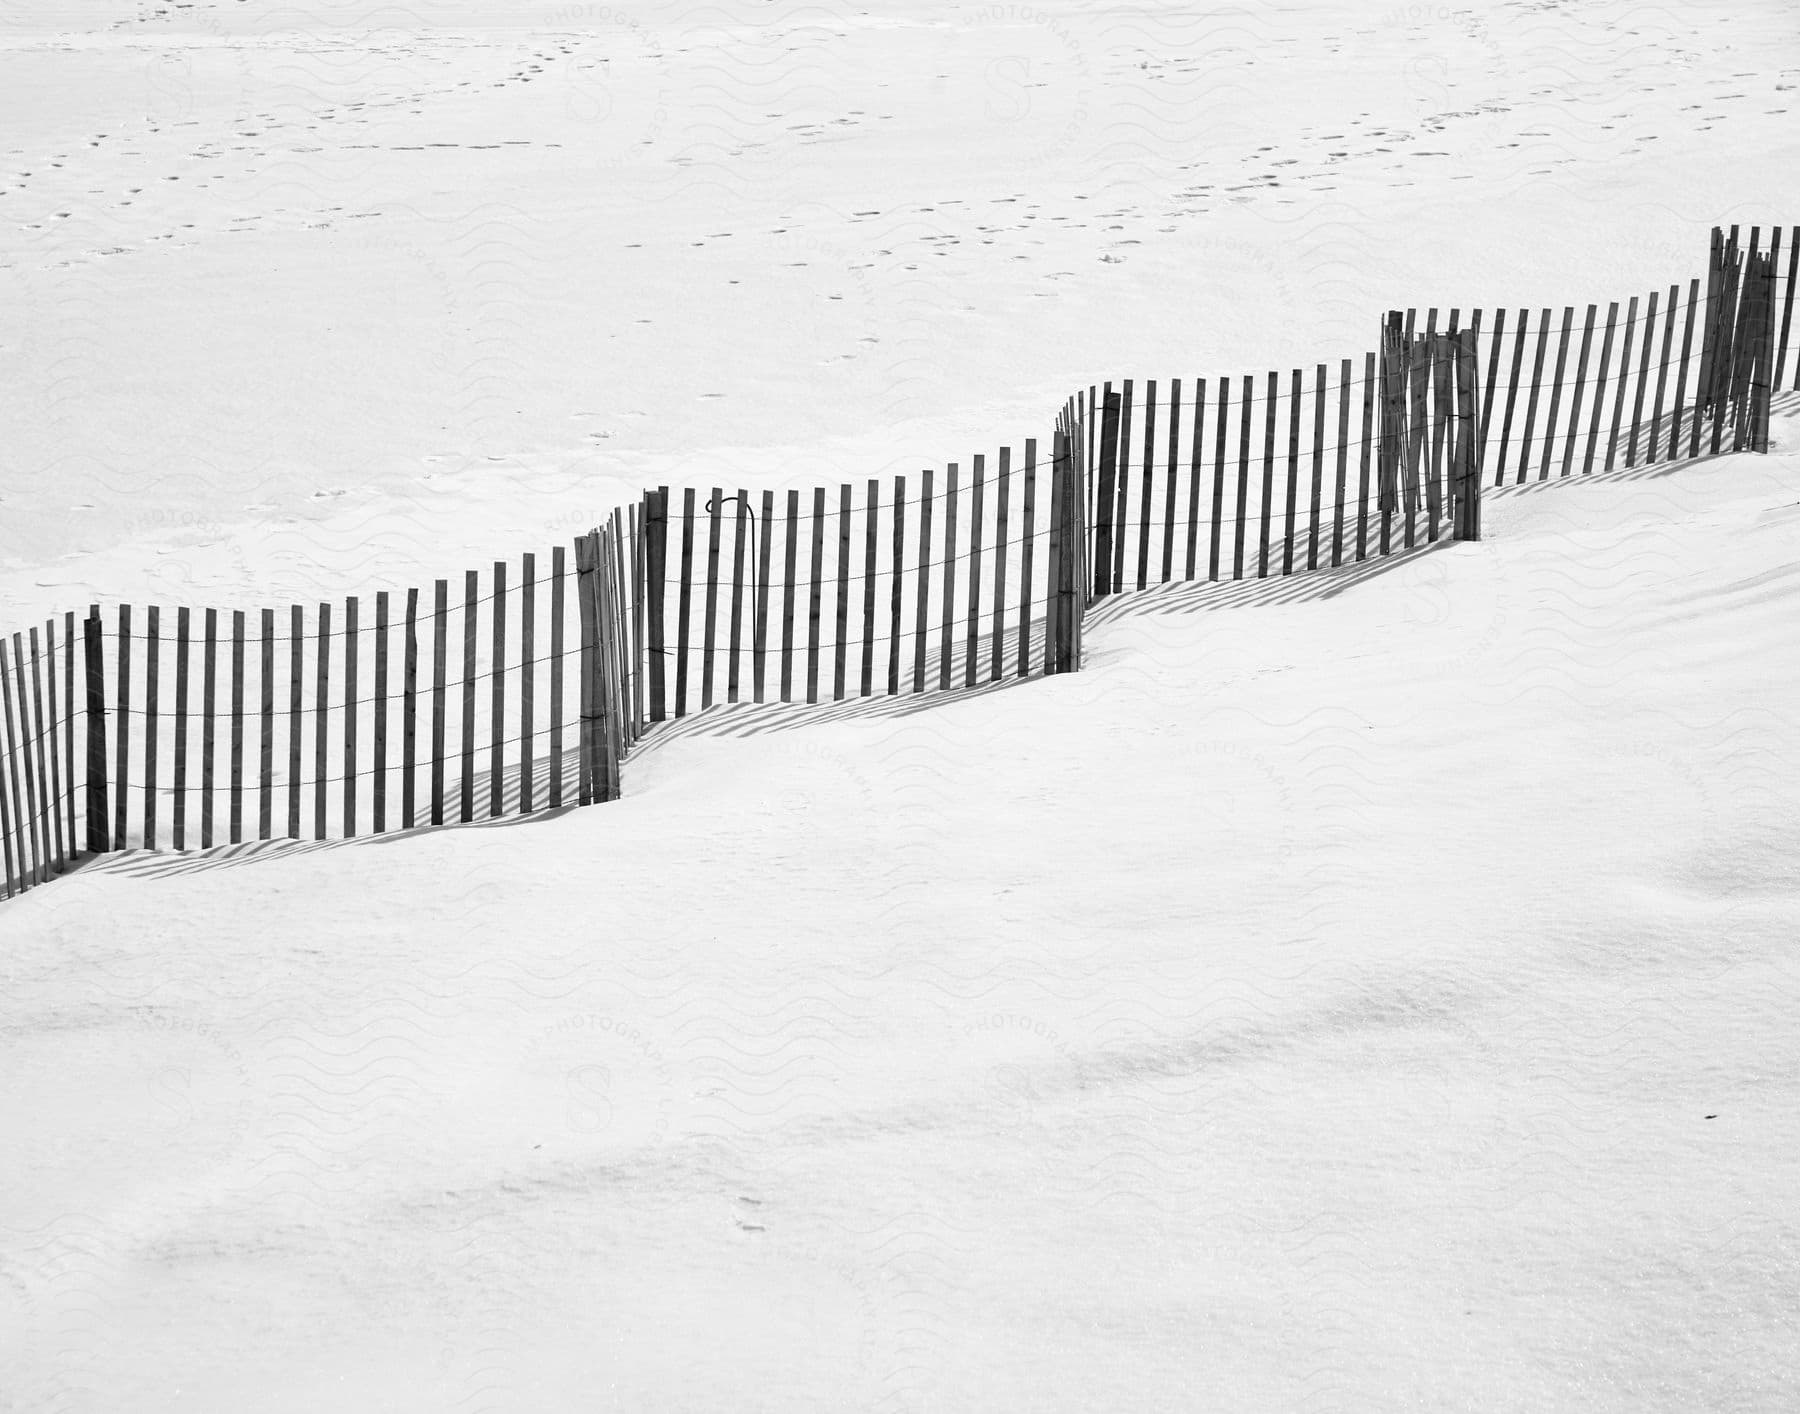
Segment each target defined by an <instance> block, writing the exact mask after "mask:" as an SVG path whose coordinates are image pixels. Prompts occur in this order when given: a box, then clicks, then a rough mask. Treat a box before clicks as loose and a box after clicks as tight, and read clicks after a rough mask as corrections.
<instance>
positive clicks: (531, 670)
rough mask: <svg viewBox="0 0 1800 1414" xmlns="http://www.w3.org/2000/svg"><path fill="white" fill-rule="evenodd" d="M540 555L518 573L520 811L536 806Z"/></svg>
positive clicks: (529, 557)
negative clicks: (538, 561)
mask: <svg viewBox="0 0 1800 1414" xmlns="http://www.w3.org/2000/svg"><path fill="white" fill-rule="evenodd" d="M536 778H537V556H536V555H534V554H527V555H526V556H525V557H524V559H523V561H522V562H521V565H520V573H519V814H521V815H529V814H530V813H531V812H532V811H533V810H535V809H536V808H537V781H536Z"/></svg>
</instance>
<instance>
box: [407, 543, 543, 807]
mask: <svg viewBox="0 0 1800 1414" xmlns="http://www.w3.org/2000/svg"><path fill="white" fill-rule="evenodd" d="M559 568H560V566H559ZM559 587H560V576H559ZM432 592H433V602H432V620H431V823H432V824H434V825H441V824H443V823H444V751H445V747H446V745H447V742H446V738H447V737H448V735H449V732H448V725H449V723H448V706H449V704H448V703H447V702H446V701H445V689H446V688H447V687H448V683H447V681H446V679H447V677H448V675H449V674H448V669H449V658H450V581H449V580H447V579H440V580H438V581H436V583H435V584H434V585H433V590H432ZM558 597H559V600H560V594H559V596H558ZM560 607H561V605H560V603H559V604H558V608H559V610H560ZM559 622H560V614H559ZM558 661H559V662H560V661H561V659H560V658H559V659H558ZM553 730H554V729H553ZM560 776H561V759H560V756H559V758H558V779H559V782H560Z"/></svg>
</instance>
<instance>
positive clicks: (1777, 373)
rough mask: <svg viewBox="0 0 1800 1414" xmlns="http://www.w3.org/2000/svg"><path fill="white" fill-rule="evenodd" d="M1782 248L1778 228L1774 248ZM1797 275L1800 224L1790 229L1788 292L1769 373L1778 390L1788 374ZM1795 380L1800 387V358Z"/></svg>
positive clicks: (1799, 253) (1773, 388)
mask: <svg viewBox="0 0 1800 1414" xmlns="http://www.w3.org/2000/svg"><path fill="white" fill-rule="evenodd" d="M1780 248H1781V233H1780V231H1779V229H1777V231H1776V234H1775V242H1774V247H1773V249H1774V250H1775V252H1776V253H1779V252H1780ZM1797 277H1800V226H1794V227H1791V228H1789V231H1788V268H1787V277H1786V286H1787V293H1786V294H1785V295H1783V296H1782V299H1781V326H1780V333H1779V335H1778V336H1777V338H1776V344H1775V362H1774V365H1773V366H1772V368H1771V369H1770V374H1769V387H1770V389H1771V390H1773V391H1777V392H1779V391H1780V390H1781V387H1782V383H1783V380H1784V378H1785V377H1786V374H1787V354H1788V333H1789V331H1790V330H1791V329H1792V328H1793V323H1794V285H1795V283H1796V279H1797ZM1794 382H1795V386H1796V387H1800V360H1797V361H1796V375H1795V379H1794Z"/></svg>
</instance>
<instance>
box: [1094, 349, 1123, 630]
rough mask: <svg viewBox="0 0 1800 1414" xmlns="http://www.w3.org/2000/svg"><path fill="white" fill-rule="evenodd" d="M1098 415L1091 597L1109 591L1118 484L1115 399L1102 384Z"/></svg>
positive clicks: (1117, 409) (1117, 404)
mask: <svg viewBox="0 0 1800 1414" xmlns="http://www.w3.org/2000/svg"><path fill="white" fill-rule="evenodd" d="M1102 397H1103V399H1104V401H1103V403H1102V405H1101V406H1102V412H1101V418H1100V448H1099V456H1100V466H1099V471H1098V478H1097V480H1096V481H1095V484H1094V597H1096V598H1098V597H1099V596H1101V595H1102V594H1108V593H1110V592H1111V591H1112V562H1113V552H1112V546H1113V538H1114V528H1113V510H1114V505H1115V502H1116V500H1117V497H1118V484H1119V401H1118V398H1117V395H1116V394H1115V393H1114V392H1113V390H1112V384H1111V383H1108V384H1106V385H1105V386H1104V389H1103V392H1102Z"/></svg>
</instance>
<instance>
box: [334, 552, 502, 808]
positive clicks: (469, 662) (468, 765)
mask: <svg viewBox="0 0 1800 1414" xmlns="http://www.w3.org/2000/svg"><path fill="white" fill-rule="evenodd" d="M480 600H481V576H480V575H479V574H478V573H477V572H476V571H474V570H464V571H463V611H462V612H463V620H462V628H463V634H462V647H463V651H462V681H461V684H460V685H461V687H462V692H461V694H460V696H461V698H462V716H461V726H462V733H461V734H462V752H461V758H460V759H461V766H462V778H461V780H459V781H458V782H457V817H456V818H457V819H458V820H459V821H461V822H462V823H463V824H465V825H466V824H467V823H468V822H469V821H471V820H473V819H474V818H475V647H476V638H475V634H476V630H477V628H478V627H479V625H478V624H477V622H476V617H475V606H476V604H478V603H479V602H480ZM322 834H323V832H322V831H321V835H322Z"/></svg>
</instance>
